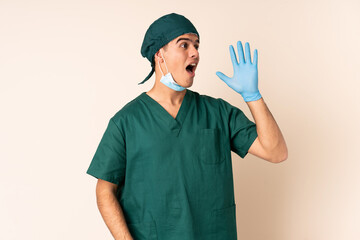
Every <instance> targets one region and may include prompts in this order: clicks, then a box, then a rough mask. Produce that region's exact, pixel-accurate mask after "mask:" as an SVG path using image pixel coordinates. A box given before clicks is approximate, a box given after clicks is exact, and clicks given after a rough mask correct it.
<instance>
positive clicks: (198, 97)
mask: <svg viewBox="0 0 360 240" xmlns="http://www.w3.org/2000/svg"><path fill="white" fill-rule="evenodd" d="M191 92H192V94H193V96H194V100H195V101H197V102H199V103H201V104H204V105H208V106H219V105H221V104H223V101H225V100H223V99H222V98H217V97H213V96H210V95H207V94H200V93H198V92H196V91H191Z"/></svg>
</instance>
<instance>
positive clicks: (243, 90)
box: [216, 41, 261, 102]
mask: <svg viewBox="0 0 360 240" xmlns="http://www.w3.org/2000/svg"><path fill="white" fill-rule="evenodd" d="M237 48H238V55H239V60H240V62H238V61H237V59H236V55H235V51H234V48H233V46H232V45H230V46H229V50H230V56H231V61H232V63H233V67H234V74H233V77H232V78H229V77H228V76H226V75H224V74H223V73H222V72H216V75H217V76H218V77H219V78H220V79H221V80H223V81H224V82H225V83H226V84H227V85H228V86H229V87H231V88H232V89H234V90H235V91H236V92H238V93H240V94H241V96H242V97H243V98H244V100H245V102H250V101H256V100H258V99H260V98H261V94H260V92H259V89H258V69H257V60H258V55H257V49H255V51H254V61H253V63H252V62H251V55H250V46H249V43H248V42H247V43H246V44H245V56H246V61H245V59H244V52H243V47H242V44H241V41H238V42H237Z"/></svg>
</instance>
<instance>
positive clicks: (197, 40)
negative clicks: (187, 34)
mask: <svg viewBox="0 0 360 240" xmlns="http://www.w3.org/2000/svg"><path fill="white" fill-rule="evenodd" d="M181 40H188V41H190V42H192V40H191V39H190V38H179V39H178V40H177V41H176V44H177V43H178V42H179V41H181ZM195 42H197V43H199V44H200V41H199V39H196V41H195Z"/></svg>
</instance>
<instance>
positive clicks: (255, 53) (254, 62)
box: [253, 49, 258, 65]
mask: <svg viewBox="0 0 360 240" xmlns="http://www.w3.org/2000/svg"><path fill="white" fill-rule="evenodd" d="M257 63H258V53H257V49H255V50H254V61H253V64H254V65H257Z"/></svg>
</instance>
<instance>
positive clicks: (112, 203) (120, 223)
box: [97, 192, 133, 240]
mask: <svg viewBox="0 0 360 240" xmlns="http://www.w3.org/2000/svg"><path fill="white" fill-rule="evenodd" d="M97 205H98V208H99V211H100V213H101V216H102V217H103V219H104V221H105V224H106V226H107V227H108V228H109V230H110V232H111V234H112V235H113V237H114V239H116V240H133V238H132V237H131V235H130V232H129V229H128V227H127V225H126V221H125V217H124V214H123V211H122V209H121V206H120V204H119V202H118V200H117V199H116V196H115V195H114V194H113V193H110V192H102V193H101V194H98V196H97Z"/></svg>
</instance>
